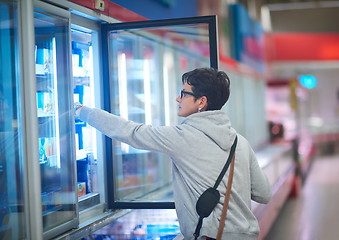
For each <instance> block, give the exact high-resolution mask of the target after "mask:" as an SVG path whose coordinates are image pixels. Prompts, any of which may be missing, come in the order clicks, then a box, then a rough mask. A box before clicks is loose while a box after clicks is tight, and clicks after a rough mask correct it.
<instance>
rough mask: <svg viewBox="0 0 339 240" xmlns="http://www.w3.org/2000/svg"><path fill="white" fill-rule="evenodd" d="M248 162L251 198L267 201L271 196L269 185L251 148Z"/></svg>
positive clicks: (257, 200) (262, 201)
mask: <svg viewBox="0 0 339 240" xmlns="http://www.w3.org/2000/svg"><path fill="white" fill-rule="evenodd" d="M251 155H252V157H251V162H250V174H251V199H252V200H253V201H256V202H258V203H265V204H266V203H268V202H269V200H270V199H271V196H272V190H271V185H270V183H269V181H268V179H267V177H266V175H265V174H264V172H263V171H262V169H261V168H260V166H259V163H258V160H257V158H256V156H255V154H254V152H253V150H252V153H251Z"/></svg>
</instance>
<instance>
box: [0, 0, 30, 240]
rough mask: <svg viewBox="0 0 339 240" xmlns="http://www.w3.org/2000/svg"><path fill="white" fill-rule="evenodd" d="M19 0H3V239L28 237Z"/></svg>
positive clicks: (0, 65)
mask: <svg viewBox="0 0 339 240" xmlns="http://www.w3.org/2000/svg"><path fill="white" fill-rule="evenodd" d="M17 9H18V8H17V2H16V1H11V2H8V1H1V0H0V239H26V238H27V234H28V233H27V231H26V230H27V228H26V227H27V224H26V222H25V218H26V213H27V211H26V208H25V199H24V187H23V186H24V184H23V179H24V176H23V174H22V173H23V168H24V154H23V147H22V146H23V139H22V133H23V126H22V120H21V114H20V111H21V108H22V106H21V104H20V100H19V99H20V98H19V96H20V92H21V87H22V86H21V84H20V73H19V71H18V69H19V66H20V63H19V62H20V61H19V45H18V41H19V40H18V29H17V28H16V26H17V24H18V14H17V11H18V10H17Z"/></svg>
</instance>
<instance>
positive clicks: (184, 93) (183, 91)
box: [180, 90, 196, 98]
mask: <svg viewBox="0 0 339 240" xmlns="http://www.w3.org/2000/svg"><path fill="white" fill-rule="evenodd" d="M186 95H191V96H193V97H196V95H195V94H194V93H192V92H187V91H185V90H181V92H180V98H183V97H186Z"/></svg>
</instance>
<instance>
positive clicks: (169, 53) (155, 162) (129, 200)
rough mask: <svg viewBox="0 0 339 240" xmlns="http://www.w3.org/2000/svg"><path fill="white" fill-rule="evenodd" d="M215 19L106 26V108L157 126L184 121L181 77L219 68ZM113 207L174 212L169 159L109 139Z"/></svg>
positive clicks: (109, 201) (108, 168) (104, 40)
mask: <svg viewBox="0 0 339 240" xmlns="http://www.w3.org/2000/svg"><path fill="white" fill-rule="evenodd" d="M216 33H217V29H216V16H205V17H193V18H181V19H169V20H155V21H140V22H129V23H116V24H105V25H103V26H102V34H103V35H102V40H103V43H102V48H103V49H102V50H103V51H102V54H103V77H104V84H105V86H106V87H105V90H104V91H105V93H104V108H105V110H107V111H109V112H112V113H114V114H117V115H120V116H122V117H123V118H125V119H128V120H131V121H135V122H140V123H146V124H149V125H153V126H160V125H174V124H178V123H180V119H179V118H178V117H177V103H176V100H175V99H176V97H177V96H178V94H179V92H180V90H181V88H182V82H181V76H182V74H183V73H185V72H187V71H190V70H193V69H194V68H197V67H214V68H218V52H217V35H216ZM106 150H107V152H106V153H107V155H106V156H107V163H106V164H107V184H108V191H107V192H108V203H109V207H110V208H119V209H122V208H129V209H131V208H174V202H173V196H172V195H173V194H172V192H173V191H172V178H171V176H172V174H171V161H170V160H169V158H168V157H167V156H165V155H163V154H160V153H156V152H151V151H143V150H138V149H134V148H132V147H131V146H128V145H126V144H123V143H121V142H117V141H114V140H111V139H109V138H106Z"/></svg>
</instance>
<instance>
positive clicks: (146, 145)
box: [79, 106, 180, 155]
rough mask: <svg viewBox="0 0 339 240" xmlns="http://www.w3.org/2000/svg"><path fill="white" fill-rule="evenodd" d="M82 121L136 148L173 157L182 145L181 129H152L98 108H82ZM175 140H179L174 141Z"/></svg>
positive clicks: (166, 127)
mask: <svg viewBox="0 0 339 240" xmlns="http://www.w3.org/2000/svg"><path fill="white" fill-rule="evenodd" d="M79 117H80V119H81V120H82V121H85V122H87V123H88V124H90V125H91V126H92V127H94V128H96V129H97V130H99V131H100V132H102V133H103V134H104V135H106V136H108V137H110V138H113V139H115V140H118V141H121V142H124V143H127V144H129V145H131V146H132V147H134V148H138V149H144V150H151V151H157V152H163V153H167V154H169V155H171V153H172V152H173V151H175V149H176V146H177V145H178V144H180V142H178V141H177V140H178V139H180V137H179V135H180V128H178V127H168V126H162V127H152V126H150V125H146V124H142V123H136V122H133V121H128V120H126V119H123V118H122V117H119V116H116V115H114V114H111V113H108V112H106V111H104V110H101V109H97V108H89V107H85V106H84V107H82V108H81V111H80V116H79ZM174 139H177V140H175V141H174Z"/></svg>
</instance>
